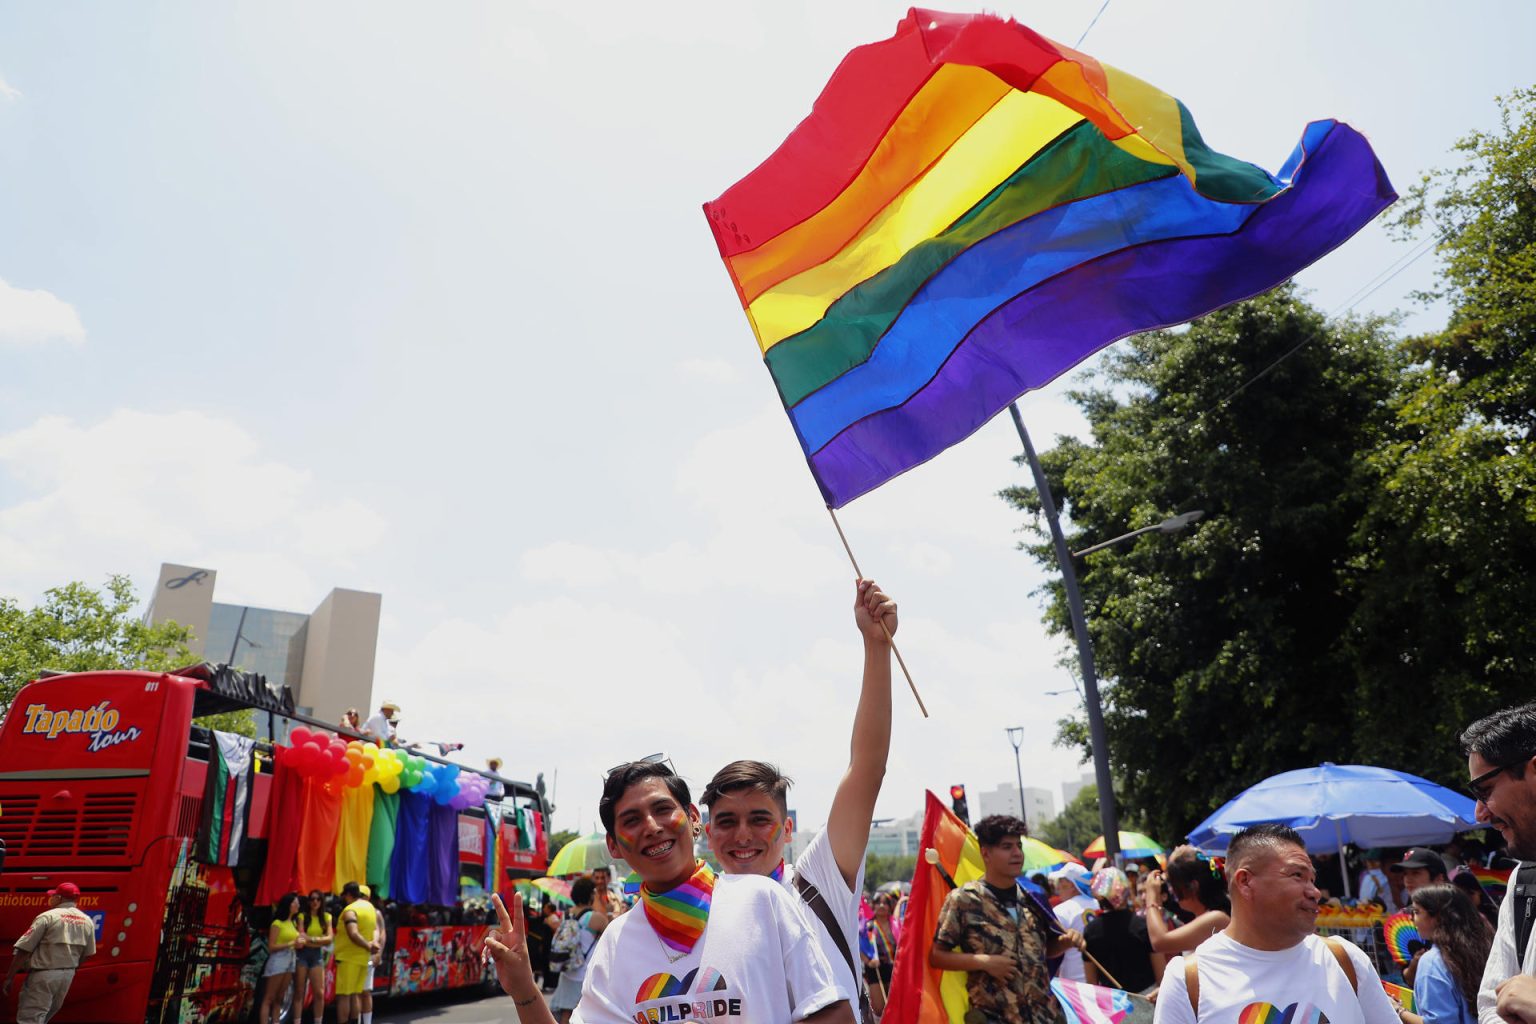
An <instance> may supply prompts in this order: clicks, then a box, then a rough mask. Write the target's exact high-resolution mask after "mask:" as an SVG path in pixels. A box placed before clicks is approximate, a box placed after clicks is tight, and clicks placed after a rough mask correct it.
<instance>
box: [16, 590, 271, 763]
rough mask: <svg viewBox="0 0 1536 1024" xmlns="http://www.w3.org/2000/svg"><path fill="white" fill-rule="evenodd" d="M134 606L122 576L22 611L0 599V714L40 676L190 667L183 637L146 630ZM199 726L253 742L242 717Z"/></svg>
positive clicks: (178, 630)
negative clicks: (248, 738) (22, 689)
mask: <svg viewBox="0 0 1536 1024" xmlns="http://www.w3.org/2000/svg"><path fill="white" fill-rule="evenodd" d="M136 604H137V600H136V599H135V597H134V593H133V584H132V583H131V582H130V581H129V579H128V577H126V576H112V577H110V578H109V579H108V580H107V585H106V588H105V589H104V590H96V589H93V588H92V587H89V586H87V585H86V584H84V583H67V584H65V585H64V586H62V587H55V588H53V589H52V590H49V591H47V592H46V593H45V594H44V595H43V601H42V603H41V604H38V605H37V606H36V607H33V608H29V609H24V608H22V607H21V606H20V604H18V603H17V602H16V601H14V600H10V599H0V713H3V712H4V711H6V710H8V709H9V708H10V705H11V701H13V700H14V699H15V698H16V694H17V692H19V691H20V690H21V688H22V687H23V686H25V685H26V684H27V683H28V682H30V681H31V680H33V679H36V678H37V677H38V675H39V674H40V673H42V672H43V671H45V670H50V669H51V670H54V671H59V672H90V671H95V670H101V669H142V670H146V671H150V672H162V671H166V670H169V669H174V668H182V667H184V666H186V665H188V664H190V663H192V662H193V661H195V660H196V656H195V655H193V654H192V651H191V650H190V649H189V648H188V646H187V641H188V639H189V638H190V637H191V631H190V630H189V629H188V628H187V627H186V626H181V625H178V624H176V623H174V622H167V623H162V624H160V625H151V624H149V623H146V622H144V621H143V620H142V619H140V618H139V617H138V616H136V615H135V614H134V608H135V605H136ZM197 722H198V724H199V725H206V726H208V727H210V728H217V729H223V730H224V731H226V732H238V733H241V734H242V735H246V736H253V735H255V724H254V722H253V720H252V716H251V713H250V711H248V710H244V711H232V712H228V713H225V714H220V715H209V716H207V717H206V718H200V719H198V720H197Z"/></svg>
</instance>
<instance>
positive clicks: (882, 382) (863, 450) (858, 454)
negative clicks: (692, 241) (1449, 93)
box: [704, 9, 1396, 507]
mask: <svg viewBox="0 0 1536 1024" xmlns="http://www.w3.org/2000/svg"><path fill="white" fill-rule="evenodd" d="M1395 198H1396V193H1395V192H1394V191H1393V189H1392V185H1391V183H1390V182H1389V181H1388V180H1387V176H1386V173H1385V172H1384V171H1383V170H1382V168H1381V165H1380V164H1379V163H1378V162H1377V160H1376V157H1375V154H1374V153H1372V151H1371V147H1370V145H1369V144H1368V143H1367V142H1366V141H1365V139H1364V138H1363V137H1361V136H1360V135H1359V133H1357V132H1355V131H1354V130H1353V129H1351V128H1349V127H1348V126H1346V125H1344V124H1341V123H1339V122H1336V121H1317V122H1313V123H1312V124H1310V125H1308V126H1307V128H1306V130H1305V131H1304V133H1303V135H1302V138H1301V142H1300V144H1299V145H1298V146H1297V147H1296V150H1295V152H1293V153H1292V154H1291V156H1290V159H1288V160H1287V161H1286V162H1285V164H1284V165H1283V166H1282V167H1281V169H1280V170H1279V172H1278V173H1276V174H1273V175H1272V174H1269V173H1267V172H1266V171H1264V170H1262V169H1261V168H1259V167H1256V166H1254V165H1253V164H1249V163H1245V162H1243V161H1240V160H1235V159H1233V158H1231V157H1228V156H1223V155H1222V154H1220V153H1217V152H1215V151H1213V150H1211V149H1210V148H1209V147H1207V146H1206V144H1205V142H1204V141H1203V140H1202V139H1201V137H1200V133H1199V132H1198V131H1197V130H1196V129H1195V124H1194V120H1193V118H1191V116H1190V114H1189V111H1188V110H1187V109H1185V107H1184V105H1183V104H1182V103H1180V102H1179V101H1178V100H1176V99H1174V98H1173V97H1172V96H1169V95H1168V94H1166V93H1164V92H1161V91H1159V90H1158V89H1156V88H1154V87H1153V86H1150V85H1148V84H1147V83H1145V82H1143V81H1140V80H1139V79H1137V78H1134V77H1132V76H1131V75H1128V74H1126V73H1125V72H1123V71H1119V70H1117V69H1116V68H1113V67H1110V66H1109V65H1107V64H1101V63H1100V62H1099V61H1097V60H1095V59H1093V58H1092V57H1089V56H1088V55H1086V54H1083V53H1079V52H1077V51H1076V50H1073V49H1071V48H1070V47H1067V46H1063V45H1061V44H1060V43H1056V42H1052V41H1051V40H1049V39H1046V38H1045V37H1044V36H1041V35H1039V34H1037V33H1035V32H1033V31H1031V30H1030V29H1028V28H1026V27H1025V26H1023V25H1020V24H1018V23H1017V22H1014V21H1012V20H1004V19H1002V18H999V17H996V16H992V15H957V14H942V13H938V12H934V11H925V10H918V9H913V10H912V11H910V12H909V13H908V15H907V17H906V18H905V19H904V20H903V21H902V22H901V23H900V24H899V25H898V26H897V29H896V34H895V35H894V36H892V37H891V38H889V39H886V40H883V41H881V42H877V43H871V44H869V45H866V46H861V47H858V48H857V49H855V50H853V51H852V52H851V53H849V54H848V55H847V56H846V57H845V58H844V59H843V61H842V63H841V64H840V65H839V66H838V68H837V70H836V71H835V72H834V73H833V75H832V78H831V80H830V81H829V82H828V83H827V85H826V87H825V88H824V89H823V90H822V93H821V95H820V97H819V98H818V99H817V100H816V103H815V106H814V108H813V109H812V111H811V114H810V116H808V117H807V118H806V119H805V120H804V121H803V122H801V124H800V125H799V127H797V128H796V129H795V130H794V132H792V133H791V134H790V136H789V137H788V138H787V139H785V140H784V142H783V143H782V144H781V145H780V146H779V148H778V149H777V150H776V151H774V153H773V154H772V155H771V156H769V157H768V159H767V160H765V161H764V162H763V163H762V164H761V165H760V166H759V167H758V168H757V169H756V170H754V171H752V172H751V173H750V174H748V175H747V176H746V177H745V178H743V179H742V180H741V181H739V182H737V183H736V184H735V185H733V186H731V188H730V189H728V190H727V191H726V192H725V194H724V195H722V196H720V198H718V199H716V200H715V201H714V202H711V203H706V204H705V205H704V211H705V214H706V215H707V216H708V218H709V223H710V227H711V228H712V229H713V231H714V236H715V241H716V243H717V244H718V246H719V249H720V255H721V257H722V258H723V259H724V260H725V264H726V267H727V269H728V271H729V272H730V275H731V280H732V282H733V283H734V284H735V286H736V292H737V295H738V297H739V298H740V300H741V304H742V307H743V308H744V309H745V310H746V314H747V319H748V320H749V321H750V322H751V324H752V329H753V331H754V332H755V333H756V335H757V341H758V345H759V346H760V347H761V349H762V352H763V358H764V361H765V362H766V363H767V365H768V370H769V373H771V374H772V376H773V380H774V384H775V385H776V386H777V388H778V391H779V397H780V398H781V400H782V401H783V403H784V407H785V409H786V411H787V412H788V413H789V417H790V420H791V422H792V423H793V425H794V429H795V433H796V435H797V436H798V437H799V439H800V444H801V446H802V448H803V449H804V451H805V454H806V457H807V459H808V460H809V462H810V466H811V472H812V473H813V474H814V475H815V477H816V480H817V482H818V483H819V484H820V486H821V490H822V493H823V496H824V497H825V498H826V500H827V503H828V504H829V505H831V506H833V507H841V506H842V505H843V504H845V503H847V502H848V501H850V500H852V499H853V498H856V497H858V496H859V495H860V494H863V493H864V492H866V491H869V490H871V489H873V488H875V487H878V486H879V485H880V484H882V483H884V482H885V481H886V480H889V479H890V478H891V477H893V476H896V475H897V474H899V473H902V472H905V471H906V470H908V469H910V468H912V467H913V466H915V465H918V464H920V463H922V462H925V461H927V460H928V459H930V458H932V457H933V456H935V455H937V454H938V453H939V452H941V451H943V450H944V449H945V448H947V447H949V446H950V445H952V444H954V443H956V442H958V441H960V440H962V439H964V438H965V437H967V436H969V435H970V434H971V433H972V432H974V431H975V430H976V429H978V428H979V427H980V426H981V425H982V424H983V423H985V422H986V421H987V420H988V419H990V418H991V417H992V416H993V415H994V414H995V413H997V412H998V411H999V410H1001V409H1002V408H1003V407H1005V406H1006V405H1007V404H1008V403H1009V402H1010V401H1012V400H1013V399H1015V398H1017V397H1018V396H1019V395H1020V394H1022V393H1024V392H1025V391H1028V390H1030V389H1033V388H1038V387H1040V386H1042V385H1044V384H1046V383H1048V382H1049V381H1050V380H1052V379H1053V378H1055V377H1056V376H1058V375H1059V374H1061V373H1063V372H1065V371H1066V370H1068V369H1070V368H1071V367H1072V366H1074V365H1076V364H1077V363H1078V362H1080V361H1081V360H1083V359H1085V358H1087V357H1088V356H1090V355H1092V354H1093V353H1094V352H1096V351H1098V350H1099V349H1101V348H1103V347H1104V346H1105V345H1108V344H1110V343H1111V342H1113V341H1115V340H1116V339H1119V338H1123V337H1125V336H1126V335H1129V334H1133V333H1135V332H1137V331H1144V330H1151V329H1154V328H1158V327H1166V326H1170V325H1173V324H1178V323H1182V322H1184V321H1186V320H1190V319H1193V318H1194V317H1197V316H1201V315H1203V314H1205V313H1208V312H1210V311H1211V310H1214V309H1217V308H1219V307H1221V306H1223V305H1226V304H1228V303H1231V302H1235V301H1237V300H1240V299H1243V298H1247V297H1250V296H1253V295H1256V294H1259V293H1260V292H1263V291H1266V290H1268V289H1269V288H1272V287H1274V286H1275V285H1277V284H1279V283H1281V282H1283V281H1285V280H1286V279H1287V278H1289V277H1291V276H1292V275H1293V274H1295V273H1296V272H1297V271H1298V270H1300V269H1302V268H1303V267H1305V266H1307V265H1308V264H1309V263H1311V262H1313V261H1314V260H1316V259H1318V258H1319V257H1320V256H1322V255H1323V254H1325V253H1327V252H1328V251H1329V250H1331V249H1333V248H1335V247H1336V246H1338V245H1340V244H1341V243H1343V242H1344V241H1345V240H1346V239H1347V238H1349V237H1350V236H1351V235H1352V234H1354V233H1355V232H1356V231H1358V230H1359V229H1360V228H1361V227H1362V226H1364V225H1365V224H1366V223H1367V222H1369V221H1370V220H1371V219H1372V218H1373V217H1375V216H1376V214H1377V213H1379V212H1380V211H1381V210H1382V209H1383V208H1385V207H1386V206H1387V205H1389V204H1390V203H1391V202H1392V201H1393V200H1394V199H1395Z"/></svg>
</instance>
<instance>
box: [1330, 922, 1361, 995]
mask: <svg viewBox="0 0 1536 1024" xmlns="http://www.w3.org/2000/svg"><path fill="white" fill-rule="evenodd" d="M1323 941H1324V942H1326V943H1328V952H1330V953H1332V954H1333V958H1334V959H1335V960H1337V961H1338V962H1339V970H1341V971H1343V972H1344V977H1346V978H1348V979H1349V988H1350V991H1351V992H1353V993H1354V994H1355V995H1357V996H1358V995H1359V994H1360V979H1359V978H1357V977H1355V962H1354V961H1353V960H1351V959H1350V958H1349V950H1347V949H1345V948H1344V940H1343V939H1341V938H1339V937H1338V936H1337V935H1330V936H1328V937H1327V938H1325V939H1324V940H1323Z"/></svg>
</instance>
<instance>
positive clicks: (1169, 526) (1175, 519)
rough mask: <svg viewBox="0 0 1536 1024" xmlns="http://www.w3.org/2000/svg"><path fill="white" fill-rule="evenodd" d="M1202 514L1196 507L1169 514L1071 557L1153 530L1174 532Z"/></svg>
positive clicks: (1076, 552) (1090, 552) (1101, 549)
mask: <svg viewBox="0 0 1536 1024" xmlns="http://www.w3.org/2000/svg"><path fill="white" fill-rule="evenodd" d="M1203 515H1205V511H1204V510H1203V509H1198V508H1197V509H1195V510H1194V511H1193V512H1184V513H1181V514H1180V515H1176V516H1170V517H1168V518H1167V519H1164V520H1163V521H1162V522H1160V523H1154V524H1153V525H1151V526H1143V527H1142V528H1141V529H1139V530H1132V531H1131V532H1130V533H1122V534H1121V535H1120V536H1118V537H1115V538H1113V539H1111V540H1106V541H1104V542H1103V543H1101V544H1095V545H1093V546H1092V547H1086V548H1083V550H1081V551H1074V552H1072V557H1073V558H1082V557H1083V556H1084V555H1091V554H1093V553H1094V552H1095V551H1103V550H1104V549H1105V548H1110V547H1114V546H1115V545H1116V544H1119V543H1120V542H1122V541H1127V540H1130V539H1131V538H1132V537H1140V536H1141V535H1142V534H1144V533H1151V532H1152V531H1153V530H1156V531H1157V532H1158V533H1176V532H1178V531H1179V530H1182V529H1184V527H1186V526H1188V525H1189V524H1190V523H1194V522H1199V520H1200V517H1201V516H1203Z"/></svg>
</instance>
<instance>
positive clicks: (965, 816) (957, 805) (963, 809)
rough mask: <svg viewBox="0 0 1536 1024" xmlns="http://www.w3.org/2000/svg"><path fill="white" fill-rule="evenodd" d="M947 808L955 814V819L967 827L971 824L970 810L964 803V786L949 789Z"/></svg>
mask: <svg viewBox="0 0 1536 1024" xmlns="http://www.w3.org/2000/svg"><path fill="white" fill-rule="evenodd" d="M949 806H950V809H951V810H953V811H954V812H955V817H957V818H959V819H960V820H961V821H963V822H965V823H966V824H967V825H969V824H970V823H971V808H970V806H969V805H967V804H966V802H965V787H964V786H950V787H949Z"/></svg>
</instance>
